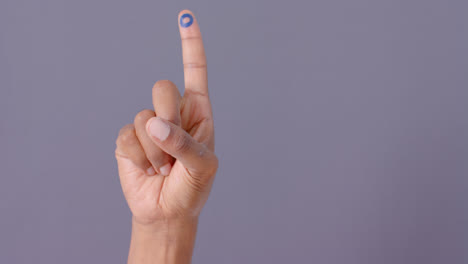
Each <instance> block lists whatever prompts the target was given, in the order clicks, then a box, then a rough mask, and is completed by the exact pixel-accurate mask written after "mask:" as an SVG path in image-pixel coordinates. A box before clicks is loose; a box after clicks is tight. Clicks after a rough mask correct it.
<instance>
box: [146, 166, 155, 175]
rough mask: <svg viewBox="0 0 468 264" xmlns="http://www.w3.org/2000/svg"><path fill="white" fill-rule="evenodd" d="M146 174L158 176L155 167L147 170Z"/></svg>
mask: <svg viewBox="0 0 468 264" xmlns="http://www.w3.org/2000/svg"><path fill="white" fill-rule="evenodd" d="M146 174H148V175H149V176H153V175H155V174H156V171H155V170H154V168H153V167H149V168H148V169H147V170H146Z"/></svg>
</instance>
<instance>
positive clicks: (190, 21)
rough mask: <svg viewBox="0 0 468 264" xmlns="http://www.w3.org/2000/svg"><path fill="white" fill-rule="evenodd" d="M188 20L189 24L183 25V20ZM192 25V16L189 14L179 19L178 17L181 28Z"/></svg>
mask: <svg viewBox="0 0 468 264" xmlns="http://www.w3.org/2000/svg"><path fill="white" fill-rule="evenodd" d="M187 17H188V18H189V19H190V20H189V22H187V23H184V18H187ZM192 24H193V16H192V15H190V14H183V15H182V16H181V17H180V26H182V27H190V26H191V25H192Z"/></svg>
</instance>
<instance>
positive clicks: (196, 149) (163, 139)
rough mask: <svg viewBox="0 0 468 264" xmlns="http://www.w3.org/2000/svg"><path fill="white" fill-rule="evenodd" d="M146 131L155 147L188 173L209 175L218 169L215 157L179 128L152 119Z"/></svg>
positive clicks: (156, 118) (157, 118) (160, 120)
mask: <svg viewBox="0 0 468 264" xmlns="http://www.w3.org/2000/svg"><path fill="white" fill-rule="evenodd" d="M146 131H147V133H148V135H150V138H151V139H152V140H153V142H154V143H155V144H156V145H158V146H159V147H160V148H161V149H162V150H163V151H164V152H166V153H168V154H169V155H171V156H173V157H174V158H176V159H177V160H179V161H180V162H182V164H183V165H184V167H185V168H187V169H188V170H189V171H191V172H195V173H196V174H206V173H209V174H211V173H214V172H215V171H216V169H217V168H218V159H217V158H216V155H215V154H214V153H213V152H212V151H211V150H209V149H208V148H207V147H206V146H205V145H204V144H201V143H199V142H198V141H196V140H195V139H194V138H193V137H192V136H190V134H188V133H187V132H186V131H185V130H184V129H182V128H181V127H179V126H177V125H175V124H173V123H171V122H169V121H167V120H164V119H162V118H160V117H153V118H150V119H149V120H148V122H147V123H146Z"/></svg>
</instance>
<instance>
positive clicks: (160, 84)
mask: <svg viewBox="0 0 468 264" xmlns="http://www.w3.org/2000/svg"><path fill="white" fill-rule="evenodd" d="M173 86H175V85H174V83H173V82H171V81H169V80H159V81H157V82H156V83H155V84H154V86H153V90H154V92H157V91H161V90H165V89H168V88H172V87H173Z"/></svg>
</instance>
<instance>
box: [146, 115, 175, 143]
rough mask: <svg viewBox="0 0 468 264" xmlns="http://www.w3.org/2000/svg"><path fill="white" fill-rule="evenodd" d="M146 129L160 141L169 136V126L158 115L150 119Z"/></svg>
mask: <svg viewBox="0 0 468 264" xmlns="http://www.w3.org/2000/svg"><path fill="white" fill-rule="evenodd" d="M148 130H149V132H150V133H151V135H152V136H153V137H156V138H157V139H159V140H160V141H164V140H165V139H166V138H167V136H169V132H170V131H171V128H170V127H169V125H167V124H166V123H164V122H163V121H162V120H161V119H160V118H159V117H154V118H151V119H150V123H149V127H148Z"/></svg>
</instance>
